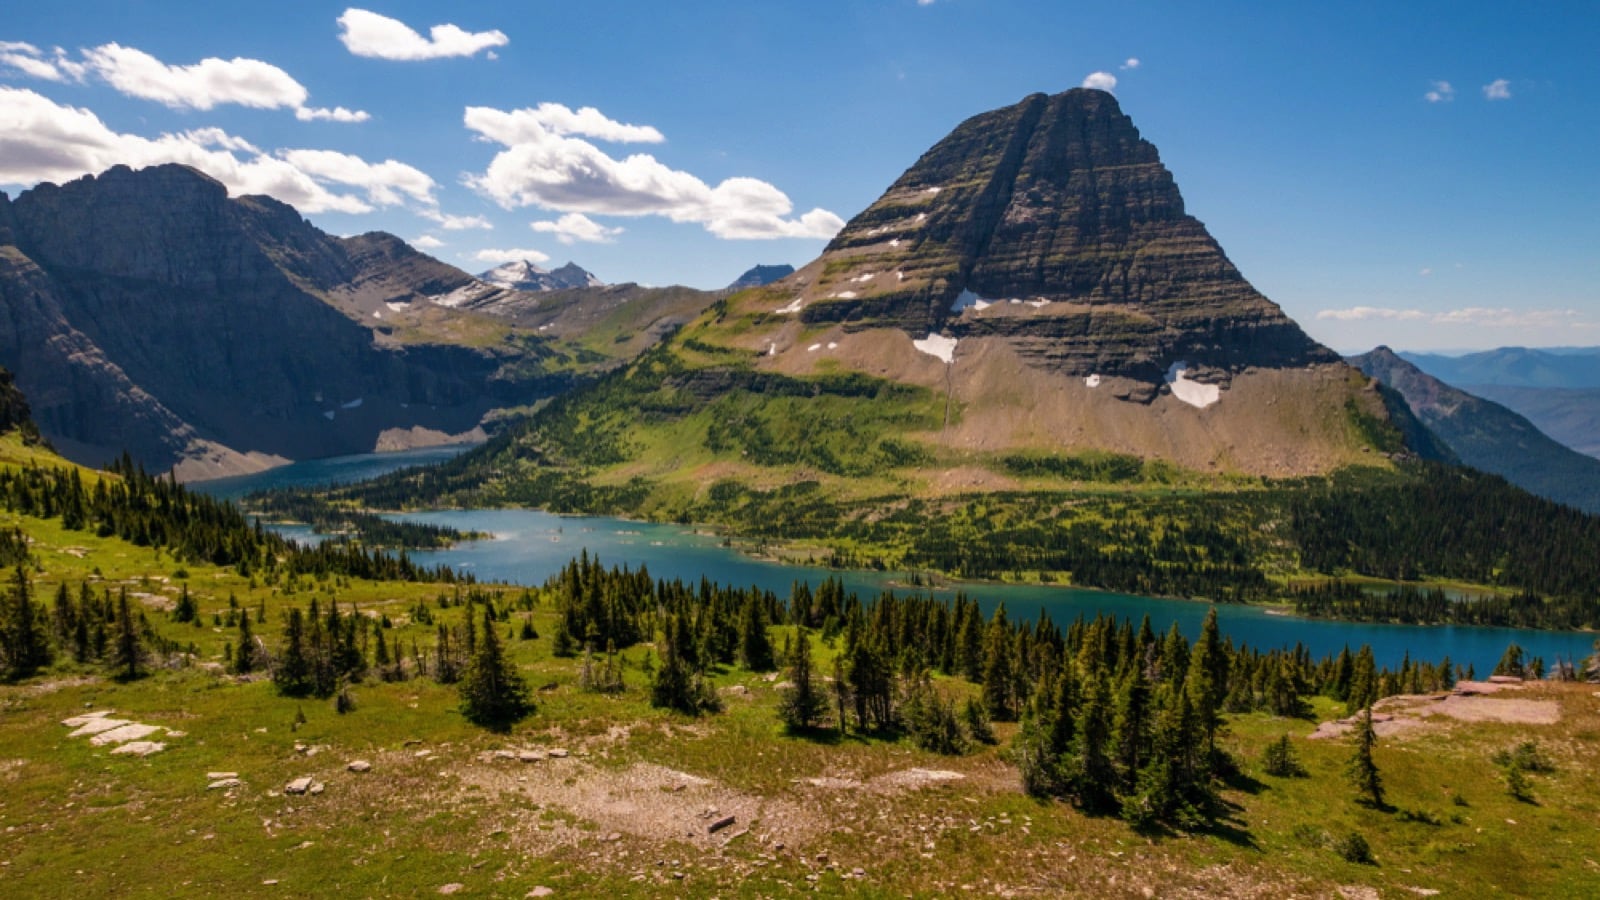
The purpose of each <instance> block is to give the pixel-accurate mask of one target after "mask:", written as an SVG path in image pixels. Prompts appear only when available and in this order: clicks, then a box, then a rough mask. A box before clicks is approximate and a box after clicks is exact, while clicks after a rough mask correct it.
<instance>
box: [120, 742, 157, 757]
mask: <svg viewBox="0 0 1600 900" xmlns="http://www.w3.org/2000/svg"><path fill="white" fill-rule="evenodd" d="M165 749H167V745H166V744H163V743H161V742H160V741H129V742H128V743H126V744H123V745H122V746H120V747H118V748H116V749H115V750H112V751H111V752H112V753H126V754H129V755H131V756H149V755H150V754H152V753H160V752H161V751H163V750H165Z"/></svg>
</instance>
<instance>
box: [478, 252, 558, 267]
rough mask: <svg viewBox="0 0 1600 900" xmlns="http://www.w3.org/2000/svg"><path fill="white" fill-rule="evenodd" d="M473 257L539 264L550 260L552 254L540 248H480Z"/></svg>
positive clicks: (482, 259)
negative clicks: (540, 250)
mask: <svg viewBox="0 0 1600 900" xmlns="http://www.w3.org/2000/svg"><path fill="white" fill-rule="evenodd" d="M472 258H473V259H475V260H477V261H478V262H484V263H495V264H499V263H508V262H522V261H523V260H527V261H528V262H531V263H534V264H538V263H547V262H549V261H550V254H548V253H541V252H539V251H538V250H479V251H478V252H477V253H474V254H472Z"/></svg>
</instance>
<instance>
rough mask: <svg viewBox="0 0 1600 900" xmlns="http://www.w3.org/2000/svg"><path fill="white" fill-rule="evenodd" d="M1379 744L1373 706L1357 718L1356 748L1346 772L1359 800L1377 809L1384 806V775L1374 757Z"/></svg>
mask: <svg viewBox="0 0 1600 900" xmlns="http://www.w3.org/2000/svg"><path fill="white" fill-rule="evenodd" d="M1377 744H1378V733H1377V732H1376V731H1375V730H1373V727H1372V707H1371V706H1368V707H1367V709H1366V712H1365V713H1364V714H1363V715H1361V716H1360V717H1359V718H1357V719H1356V729H1355V748H1354V751H1353V752H1352V753H1351V755H1350V762H1349V763H1348V764H1347V765H1346V767H1345V774H1346V776H1347V777H1348V778H1349V780H1350V783H1351V784H1352V785H1354V786H1355V789H1356V793H1357V794H1358V795H1359V800H1360V801H1361V802H1363V803H1366V804H1368V805H1369V806H1372V807H1374V808H1377V809H1382V808H1383V776H1382V775H1381V774H1380V773H1379V772H1378V765H1377V763H1376V762H1374V761H1373V759H1372V748H1373V747H1376V746H1377Z"/></svg>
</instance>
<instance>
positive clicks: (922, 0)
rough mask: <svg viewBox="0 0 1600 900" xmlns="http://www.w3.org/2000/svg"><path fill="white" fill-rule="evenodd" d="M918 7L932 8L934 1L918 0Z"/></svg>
mask: <svg viewBox="0 0 1600 900" xmlns="http://www.w3.org/2000/svg"><path fill="white" fill-rule="evenodd" d="M917 5H918V6H932V5H933V0H917Z"/></svg>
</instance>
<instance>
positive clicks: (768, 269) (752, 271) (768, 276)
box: [727, 263, 794, 291]
mask: <svg viewBox="0 0 1600 900" xmlns="http://www.w3.org/2000/svg"><path fill="white" fill-rule="evenodd" d="M793 274H794V266H791V265H789V264H788V263H784V264H783V265H778V266H752V267H751V268H749V269H746V270H745V273H744V274H743V275H740V276H739V277H738V278H735V279H734V280H733V283H732V284H730V285H728V287H727V290H730V291H742V290H745V289H747V288H753V287H761V286H762V285H765V284H771V283H773V282H774V281H777V280H779V279H780V278H787V277H789V276H790V275H793Z"/></svg>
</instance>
